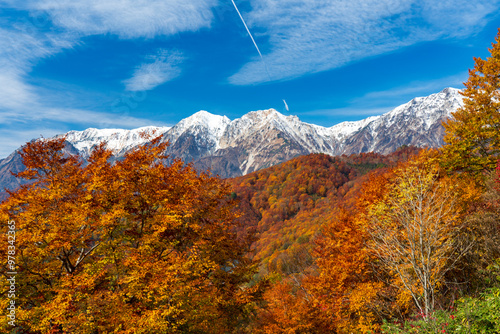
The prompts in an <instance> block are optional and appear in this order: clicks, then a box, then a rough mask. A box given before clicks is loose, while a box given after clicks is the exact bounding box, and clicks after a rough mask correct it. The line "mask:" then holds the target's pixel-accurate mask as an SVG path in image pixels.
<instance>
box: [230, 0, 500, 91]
mask: <svg viewBox="0 0 500 334" xmlns="http://www.w3.org/2000/svg"><path fill="white" fill-rule="evenodd" d="M499 4H500V1H499V0H476V1H470V0H440V1H436V0H338V1H329V0H318V1H299V0H253V1H252V7H253V10H252V11H251V12H250V13H246V14H245V13H243V15H244V16H246V18H247V21H248V23H249V25H250V27H251V29H252V30H253V31H254V32H255V35H256V36H257V37H258V36H260V37H261V38H257V43H259V42H261V43H262V44H263V42H264V41H265V39H264V38H262V36H265V37H267V38H268V43H269V47H268V49H269V51H268V52H267V53H266V52H264V55H263V56H264V60H265V62H266V64H267V67H268V69H269V72H270V76H271V78H272V80H288V79H292V78H295V77H299V76H302V75H304V74H309V73H317V72H321V71H325V70H329V69H333V68H337V67H340V66H342V65H345V64H346V63H348V62H352V61H355V60H360V59H363V58H366V57H370V56H374V55H379V54H383V53H386V52H390V51H393V50H396V49H399V48H401V47H405V46H408V45H412V44H415V43H418V42H423V41H432V40H436V39H439V38H456V37H465V36H469V35H471V34H473V33H475V32H477V31H479V29H480V28H482V27H483V26H484V25H485V24H486V23H487V18H488V16H489V15H494V14H496V13H497V12H498V6H499ZM264 45H265V44H264ZM261 49H265V48H262V45H261ZM267 80H268V76H267V74H266V72H265V68H264V65H263V64H262V62H261V61H260V59H259V58H258V57H254V58H253V59H252V61H250V62H249V63H247V64H245V65H244V66H243V67H242V68H241V69H240V70H239V71H238V72H237V73H235V74H234V75H233V76H231V77H230V78H229V81H230V82H231V83H232V84H236V85H247V84H255V83H262V82H265V81H267Z"/></svg>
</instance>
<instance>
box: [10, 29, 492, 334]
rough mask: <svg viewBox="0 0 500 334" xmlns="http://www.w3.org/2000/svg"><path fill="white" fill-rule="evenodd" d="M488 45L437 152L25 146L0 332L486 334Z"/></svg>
mask: <svg viewBox="0 0 500 334" xmlns="http://www.w3.org/2000/svg"><path fill="white" fill-rule="evenodd" d="M490 53H491V57H488V58H487V59H480V58H477V59H475V67H474V68H473V69H471V70H469V79H468V81H467V82H465V88H464V89H463V91H462V95H463V96H464V106H463V107H462V108H460V109H459V110H458V111H457V112H455V113H454V115H453V118H452V119H450V120H448V121H447V122H446V123H444V124H443V126H444V128H445V133H446V134H445V142H446V145H444V146H443V147H442V148H440V149H426V148H415V147H401V148H399V149H398V150H397V151H396V152H394V153H392V154H389V155H381V154H377V153H361V154H357V155H351V156H337V157H332V156H328V155H325V154H311V155H307V156H300V157H297V158H294V159H292V160H290V161H287V162H285V163H282V164H280V165H276V166H272V167H269V168H266V169H262V170H259V171H256V172H253V173H251V174H248V175H245V176H241V177H238V178H233V179H221V178H219V177H217V176H214V175H211V173H210V171H203V172H200V171H197V170H195V169H194V168H193V167H192V166H191V165H190V164H185V163H184V162H183V161H181V160H174V161H172V160H170V159H169V158H168V156H166V155H164V153H163V152H165V149H166V145H168V144H166V143H161V142H160V138H159V137H158V138H150V139H151V140H150V141H149V142H148V143H147V144H145V145H143V146H141V147H140V148H138V149H136V150H134V151H132V152H130V153H128V154H127V155H126V156H125V157H124V158H123V159H121V160H119V161H114V162H112V159H111V153H110V152H109V151H108V150H107V149H106V148H105V144H101V145H100V146H99V147H97V148H95V149H94V151H93V153H92V155H91V156H90V158H89V159H88V161H83V160H82V159H80V158H79V157H78V156H73V155H67V154H64V153H63V148H64V145H65V143H64V138H61V139H57V140H44V139H40V140H36V141H32V142H30V143H27V144H26V145H25V146H24V147H23V151H22V158H23V162H24V165H25V166H26V170H24V171H22V172H20V173H18V174H17V175H16V177H18V178H23V179H25V180H27V181H29V182H25V183H23V185H22V186H20V188H18V189H17V190H15V191H9V192H8V197H7V198H6V199H5V200H4V201H3V202H2V203H1V205H0V221H1V225H0V226H1V229H2V235H4V236H8V235H11V236H13V235H15V238H11V239H9V240H12V242H10V244H11V246H12V247H10V248H8V247H7V246H6V247H0V256H1V257H2V259H8V258H9V255H12V254H15V261H14V260H13V262H8V261H6V260H5V261H4V260H2V273H3V275H4V276H5V279H3V280H2V283H1V289H2V298H1V299H0V307H1V308H2V310H8V307H9V306H10V305H11V304H12V303H11V300H14V301H15V326H13V325H12V323H9V319H8V318H7V321H2V322H1V325H0V326H1V332H2V333H18V334H20V333H44V334H45V333H52V334H55V333H82V334H83V333H86V334H95V333H266V334H273V333H287V334H299V333H500V163H499V161H500V160H499V159H500V30H499V34H498V36H497V39H496V42H495V43H493V44H492V48H491V49H490ZM9 231H11V232H9ZM9 233H10V234H9ZM2 240H5V242H4V243H5V245H7V237H4V239H2ZM9 252H10V253H9ZM13 259H14V257H13ZM14 271H15V272H16V275H15V292H13V290H12V288H11V282H10V281H8V280H7V279H8V278H9V277H10V276H9V274H8V273H9V272H14ZM9 292H10V293H15V298H14V299H9V298H10V297H9V298H7V295H9ZM4 320H5V319H4Z"/></svg>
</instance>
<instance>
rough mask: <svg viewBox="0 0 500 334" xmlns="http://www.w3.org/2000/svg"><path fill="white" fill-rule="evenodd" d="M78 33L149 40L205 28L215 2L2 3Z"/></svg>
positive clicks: (64, 0)
mask: <svg viewBox="0 0 500 334" xmlns="http://www.w3.org/2000/svg"><path fill="white" fill-rule="evenodd" d="M4 2H6V3H8V4H9V5H10V6H11V7H14V8H17V9H23V10H29V11H32V12H34V13H40V12H43V13H46V14H47V15H49V17H50V19H51V22H52V24H54V25H56V26H58V27H60V28H63V29H66V30H68V31H74V32H77V33H78V34H84V35H95V34H106V33H109V34H114V35H118V36H120V37H121V38H137V37H147V38H152V37H155V36H158V35H172V34H176V33H178V32H182V31H196V30H198V29H200V28H203V27H209V26H210V24H211V22H212V19H213V13H212V7H213V6H215V5H217V0H189V1H186V0H107V1H102V0H87V1H75V0H24V1H17V0H6V1H5V0H4Z"/></svg>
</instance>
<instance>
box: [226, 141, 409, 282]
mask: <svg viewBox="0 0 500 334" xmlns="http://www.w3.org/2000/svg"><path fill="white" fill-rule="evenodd" d="M418 151H419V149H418V148H414V147H407V148H401V149H399V150H397V151H396V152H395V153H392V154H390V155H382V154H378V153H361V154H354V155H351V156H341V157H331V156H328V155H325V154H310V155H307V156H302V157H298V158H295V159H292V160H290V161H288V162H285V163H282V164H280V165H277V166H273V167H270V168H266V169H264V170H260V171H257V172H254V173H251V174H249V175H246V176H242V177H238V178H235V179H230V180H229V181H230V183H231V184H232V185H233V193H232V196H233V197H234V198H236V199H238V200H239V208H240V209H241V211H242V214H243V215H242V217H241V218H240V221H241V222H242V226H243V228H244V229H245V231H247V230H249V231H253V232H255V233H256V234H255V238H256V239H257V240H256V241H255V243H254V244H253V250H254V253H253V254H254V258H255V259H256V260H258V261H259V262H260V263H261V274H264V273H269V272H274V271H276V272H282V273H285V274H290V273H295V272H298V271H300V270H302V269H303V268H304V267H305V266H308V265H310V264H311V261H312V257H311V254H310V253H311V250H312V248H313V246H314V243H313V242H312V240H313V239H314V238H315V236H317V234H318V233H319V230H320V228H321V226H322V225H323V224H324V223H325V222H326V221H327V219H328V217H329V216H331V215H332V214H333V213H334V212H336V211H337V210H338V206H339V205H340V203H347V202H349V200H351V199H352V197H353V196H356V194H357V191H358V190H359V188H360V185H361V183H363V181H364V180H366V176H365V175H366V173H368V172H369V171H371V170H374V169H382V168H387V167H390V166H395V165H396V164H397V162H399V161H404V160H407V159H408V158H409V157H410V156H411V155H414V154H416V153H417V152H418ZM364 176H365V177H364Z"/></svg>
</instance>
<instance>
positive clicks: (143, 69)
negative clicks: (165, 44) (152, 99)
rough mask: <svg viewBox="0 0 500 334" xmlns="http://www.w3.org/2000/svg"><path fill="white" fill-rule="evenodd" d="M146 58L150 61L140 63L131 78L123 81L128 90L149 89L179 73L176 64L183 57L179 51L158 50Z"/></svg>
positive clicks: (173, 77)
mask: <svg viewBox="0 0 500 334" xmlns="http://www.w3.org/2000/svg"><path fill="white" fill-rule="evenodd" d="M147 59H148V60H149V61H150V62H147V63H144V64H142V65H140V66H139V67H138V68H137V69H136V70H135V71H134V74H133V76H132V77H131V78H129V79H127V80H124V81H123V83H124V84H125V88H126V89H127V90H128V91H145V90H151V89H153V88H155V87H157V86H159V85H161V84H163V83H165V82H167V81H170V80H172V79H175V78H176V77H178V76H179V75H180V74H181V69H180V67H179V66H178V65H179V64H180V63H181V62H182V61H183V59H184V57H183V56H182V54H181V53H180V52H177V51H173V52H168V51H167V50H159V51H158V53H157V54H156V55H152V56H149V57H147Z"/></svg>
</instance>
